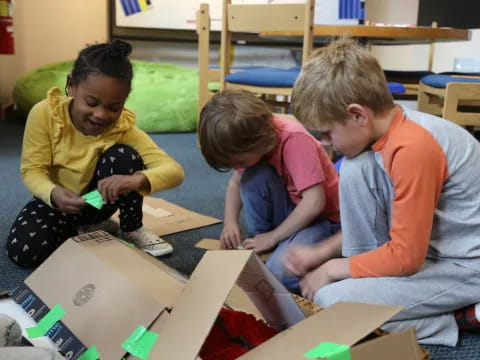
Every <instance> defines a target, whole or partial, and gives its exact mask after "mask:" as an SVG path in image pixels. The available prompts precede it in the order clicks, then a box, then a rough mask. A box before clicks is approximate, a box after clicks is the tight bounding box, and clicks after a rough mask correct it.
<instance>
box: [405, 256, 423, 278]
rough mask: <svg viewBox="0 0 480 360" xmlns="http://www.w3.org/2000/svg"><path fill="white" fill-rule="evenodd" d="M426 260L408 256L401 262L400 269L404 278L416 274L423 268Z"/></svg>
mask: <svg viewBox="0 0 480 360" xmlns="http://www.w3.org/2000/svg"><path fill="white" fill-rule="evenodd" d="M424 261H425V258H421V257H416V256H406V257H404V258H403V260H402V261H401V262H400V269H401V271H400V272H401V274H400V275H402V276H410V275H413V274H416V273H417V272H419V271H420V269H421V268H422V265H423V262H424Z"/></svg>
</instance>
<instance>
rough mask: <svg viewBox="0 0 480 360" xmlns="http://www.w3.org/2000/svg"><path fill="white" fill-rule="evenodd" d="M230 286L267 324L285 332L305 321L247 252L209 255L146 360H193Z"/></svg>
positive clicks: (260, 264) (206, 255)
mask: <svg viewBox="0 0 480 360" xmlns="http://www.w3.org/2000/svg"><path fill="white" fill-rule="evenodd" d="M235 283H238V285H239V286H240V287H242V288H243V290H244V291H245V292H246V293H247V294H248V295H249V297H250V299H251V300H252V301H253V302H254V304H255V306H256V307H257V308H258V310H259V311H260V313H261V314H262V315H263V317H264V318H265V320H266V321H267V322H268V323H269V324H270V325H272V326H274V327H277V328H284V327H289V326H292V325H293V324H296V323H297V322H299V321H301V320H303V319H304V318H305V316H304V315H303V313H302V311H301V310H300V308H299V307H298V305H297V304H296V303H295V301H294V300H293V298H292V296H291V294H290V293H289V292H288V290H286V289H285V288H284V286H283V285H282V284H281V283H280V282H279V281H278V280H277V279H276V278H275V277H274V276H273V274H272V273H271V272H270V271H268V270H267V269H266V268H265V266H264V265H263V263H262V262H261V261H260V260H259V259H258V257H257V256H255V255H254V253H253V252H252V251H247V250H238V251H209V252H207V253H206V254H205V255H204V256H203V258H202V260H201V261H200V263H199V264H198V265H197V267H196V269H195V271H194V272H193V274H192V276H191V278H190V280H189V282H188V283H187V285H186V287H185V289H184V292H183V296H182V297H181V298H180V301H179V302H178V303H177V304H176V305H175V307H174V309H173V311H172V313H171V314H170V316H169V317H168V319H167V321H166V324H165V326H164V327H163V328H162V329H161V333H160V336H159V338H158V340H157V342H156V343H155V346H154V347H153V349H152V352H151V355H150V356H151V358H152V359H185V360H187V359H192V360H193V359H195V358H196V356H197V354H198V353H199V352H200V349H201V347H202V345H203V342H204V341H205V339H206V337H207V336H208V334H209V332H210V329H211V328H212V326H213V324H214V322H215V319H216V318H217V316H218V313H219V312H220V309H221V307H222V306H223V304H224V303H225V300H226V299H227V297H228V295H229V293H230V291H231V290H232V288H233V286H234V284H235ZM185 339H188V341H185Z"/></svg>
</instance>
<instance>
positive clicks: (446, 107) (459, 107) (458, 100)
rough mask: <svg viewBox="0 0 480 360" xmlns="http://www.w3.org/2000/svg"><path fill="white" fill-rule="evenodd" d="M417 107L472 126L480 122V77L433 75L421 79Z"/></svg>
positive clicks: (468, 126)
mask: <svg viewBox="0 0 480 360" xmlns="http://www.w3.org/2000/svg"><path fill="white" fill-rule="evenodd" d="M417 109H418V110H419V111H422V112H427V113H430V114H433V115H439V116H442V117H443V118H445V119H447V120H450V121H453V122H454V123H456V124H458V125H460V126H465V127H467V128H468V129H469V130H472V127H473V126H480V77H477V76H462V75H429V76H426V77H424V78H422V80H421V81H420V87H419V92H418V104H417Z"/></svg>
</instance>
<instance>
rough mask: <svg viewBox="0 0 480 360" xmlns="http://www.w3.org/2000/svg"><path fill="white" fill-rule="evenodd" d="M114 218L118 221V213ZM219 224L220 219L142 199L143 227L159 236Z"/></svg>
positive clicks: (169, 204)
mask: <svg viewBox="0 0 480 360" xmlns="http://www.w3.org/2000/svg"><path fill="white" fill-rule="evenodd" d="M114 216H115V217H116V218H117V219H118V213H117V214H115V215H114ZM220 222H222V221H221V220H220V219H217V218H214V217H211V216H206V215H202V214H199V213H196V212H194V211H190V210H188V209H185V208H183V207H181V206H178V205H175V204H173V203H171V202H168V201H166V200H163V199H159V198H154V197H151V196H147V197H145V198H144V199H143V225H144V226H146V227H149V228H150V229H152V230H153V231H154V232H155V233H156V234H157V235H159V236H163V235H169V234H174V233H177V232H181V231H186V230H191V229H197V228H201V227H204V226H208V225H213V224H218V223H220Z"/></svg>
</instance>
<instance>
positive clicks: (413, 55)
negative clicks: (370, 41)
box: [372, 29, 480, 72]
mask: <svg viewBox="0 0 480 360" xmlns="http://www.w3.org/2000/svg"><path fill="white" fill-rule="evenodd" d="M471 33H472V38H471V40H470V41H452V42H441V43H436V44H435V50H434V60H433V71H434V72H443V71H453V63H454V59H455V58H456V57H457V58H478V59H480V29H474V30H471ZM372 51H373V53H374V54H375V56H376V57H377V58H378V59H379V61H380V63H381V65H382V66H383V67H384V68H385V69H389V70H427V67H428V53H429V45H396V46H374V47H373V48H372Z"/></svg>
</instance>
